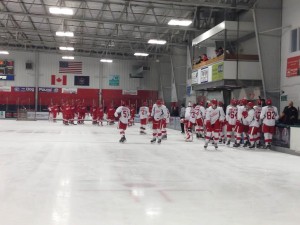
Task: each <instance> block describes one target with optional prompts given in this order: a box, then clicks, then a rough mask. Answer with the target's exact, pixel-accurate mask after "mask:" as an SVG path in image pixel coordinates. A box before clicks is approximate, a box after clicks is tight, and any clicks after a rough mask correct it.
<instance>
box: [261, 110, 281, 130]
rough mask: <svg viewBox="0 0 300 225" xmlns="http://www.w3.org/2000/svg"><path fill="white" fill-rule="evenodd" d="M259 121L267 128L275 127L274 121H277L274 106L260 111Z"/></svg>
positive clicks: (277, 116) (276, 112)
mask: <svg viewBox="0 0 300 225" xmlns="http://www.w3.org/2000/svg"><path fill="white" fill-rule="evenodd" d="M260 119H261V120H262V123H263V124H265V125H267V126H275V121H276V120H278V119H279V115H278V110H277V107H275V106H265V107H263V108H262V110H261V114H260Z"/></svg>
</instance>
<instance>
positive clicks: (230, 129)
mask: <svg viewBox="0 0 300 225" xmlns="http://www.w3.org/2000/svg"><path fill="white" fill-rule="evenodd" d="M236 105H237V100H235V99H231V101H230V105H229V106H228V107H227V108H226V131H227V143H226V145H230V141H231V139H232V134H234V131H235V125H236V120H237V112H238V109H237V107H236ZM234 135H235V134H234Z"/></svg>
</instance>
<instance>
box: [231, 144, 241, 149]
mask: <svg viewBox="0 0 300 225" xmlns="http://www.w3.org/2000/svg"><path fill="white" fill-rule="evenodd" d="M240 146H241V144H240V143H235V144H234V145H233V147H235V148H238V147H240Z"/></svg>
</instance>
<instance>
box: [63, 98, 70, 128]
mask: <svg viewBox="0 0 300 225" xmlns="http://www.w3.org/2000/svg"><path fill="white" fill-rule="evenodd" d="M62 113H63V123H64V124H65V125H69V124H70V123H71V121H72V113H73V112H72V108H71V106H70V104H69V103H66V104H65V105H63V107H62Z"/></svg>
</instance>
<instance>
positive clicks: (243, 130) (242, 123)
mask: <svg viewBox="0 0 300 225" xmlns="http://www.w3.org/2000/svg"><path fill="white" fill-rule="evenodd" d="M239 103H240V104H239V105H238V106H237V109H238V113H237V120H236V126H235V131H236V143H234V145H233V147H240V146H241V140H242V134H243V138H244V147H246V146H247V144H248V142H247V141H248V140H247V133H248V129H249V123H248V122H247V121H246V120H245V117H244V116H243V112H245V111H246V105H247V103H248V101H247V99H245V98H244V99H241V100H240V101H239ZM244 115H246V114H244Z"/></svg>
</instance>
